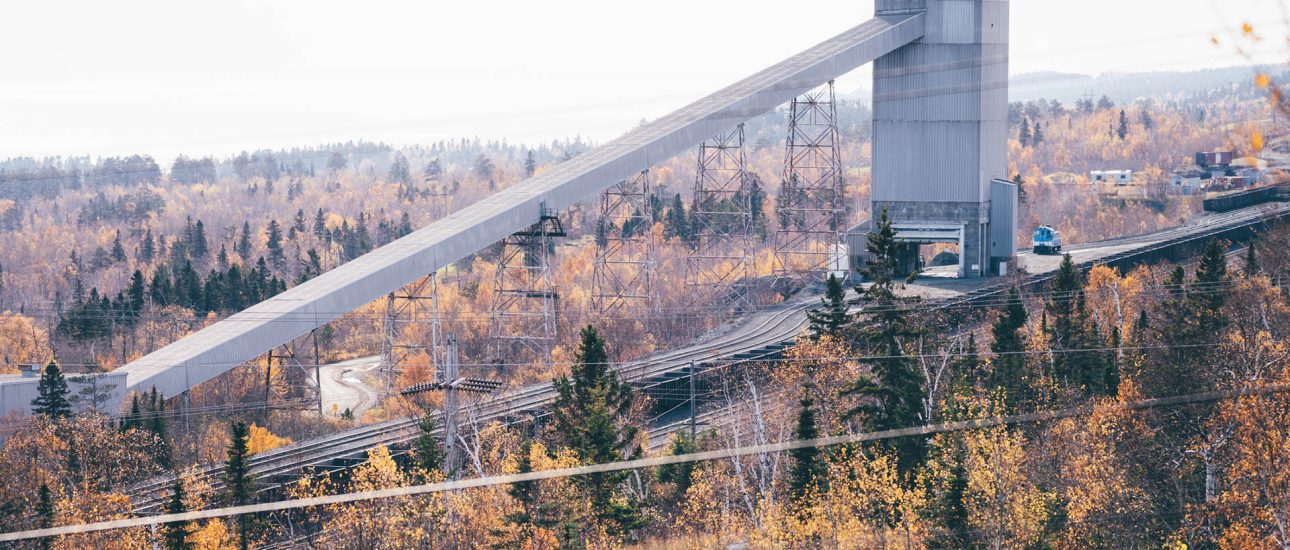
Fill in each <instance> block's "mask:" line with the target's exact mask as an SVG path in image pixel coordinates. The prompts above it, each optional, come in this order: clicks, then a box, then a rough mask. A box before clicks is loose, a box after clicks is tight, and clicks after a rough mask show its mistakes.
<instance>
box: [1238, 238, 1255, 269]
mask: <svg viewBox="0 0 1290 550" xmlns="http://www.w3.org/2000/svg"><path fill="white" fill-rule="evenodd" d="M1255 242H1256V241H1254V240H1251V241H1250V244H1249V245H1247V246H1246V247H1245V268H1244V269H1242V270H1241V272H1242V273H1243V274H1244V275H1245V276H1246V278H1249V277H1253V276H1255V275H1257V274H1258V273H1259V258H1258V255H1257V253H1256V252H1255V251H1254V243H1255Z"/></svg>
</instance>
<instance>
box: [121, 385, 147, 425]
mask: <svg viewBox="0 0 1290 550" xmlns="http://www.w3.org/2000/svg"><path fill="white" fill-rule="evenodd" d="M141 426H143V407H140V406H139V394H137V393H136V394H134V395H133V396H131V397H130V415H129V416H127V417H125V418H124V419H122V420H121V431H123V432H124V431H126V430H129V429H132V428H134V429H138V428H140V427H141Z"/></svg>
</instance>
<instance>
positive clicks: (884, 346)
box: [843, 208, 926, 473]
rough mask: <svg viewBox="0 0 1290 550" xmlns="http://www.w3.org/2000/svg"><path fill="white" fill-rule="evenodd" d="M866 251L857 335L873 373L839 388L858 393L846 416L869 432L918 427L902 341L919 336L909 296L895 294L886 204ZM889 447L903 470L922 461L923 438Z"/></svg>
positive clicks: (916, 383) (915, 378)
mask: <svg viewBox="0 0 1290 550" xmlns="http://www.w3.org/2000/svg"><path fill="white" fill-rule="evenodd" d="M867 249H868V252H869V255H870V257H871V258H870V259H869V260H868V261H867V262H865V267H864V269H863V272H864V275H865V278H866V279H867V280H869V281H872V283H871V284H870V285H869V287H868V288H863V289H858V290H859V291H860V293H861V296H862V297H863V299H864V300H865V302H866V307H868V308H869V309H871V310H872V311H873V313H870V314H869V315H868V323H866V325H867V326H866V328H864V329H863V330H862V331H861V333H860V338H861V343H862V344H863V345H864V347H865V350H866V353H868V354H869V355H872V356H874V358H873V359H870V360H868V361H866V362H867V363H869V366H870V369H871V372H872V375H867V376H864V377H862V378H859V379H857V380H855V381H854V382H852V383H851V384H849V385H848V386H847V387H846V388H844V389H843V393H844V394H845V395H856V396H859V397H861V404H860V405H857V406H856V407H855V408H853V409H851V410H850V411H847V413H846V414H845V417H846V418H859V419H860V420H861V422H862V425H863V427H864V429H866V430H871V431H877V430H890V429H898V428H908V427H912V426H917V425H919V424H921V423H922V422H923V420H924V419H923V418H922V398H923V385H922V377H921V375H919V374H918V372H917V371H916V370H915V367H914V365H913V363H912V362H911V361H910V358H909V357H907V356H906V354H905V350H904V348H903V347H902V342H903V341H906V340H909V339H912V338H913V337H915V336H917V335H918V331H917V330H916V329H915V328H914V327H913V326H911V325H910V323H909V320H908V317H907V315H908V313H907V307H908V305H909V303H910V302H911V301H912V299H903V298H900V297H898V296H897V295H896V288H897V284H898V283H897V282H896V279H895V277H896V273H897V268H898V266H899V254H900V252H901V250H902V249H903V245H902V244H901V243H900V242H899V241H897V240H896V232H895V230H894V229H892V226H891V217H890V216H889V215H888V214H887V210H886V209H885V208H884V209H883V210H882V212H881V213H880V214H879V216H878V219H877V221H876V223H875V224H874V230H873V231H872V232H871V233H869V242H868V245H867ZM888 445H890V446H891V448H892V449H893V450H894V451H895V452H896V457H897V460H898V461H899V462H898V464H899V467H900V470H901V472H902V473H909V472H912V471H913V470H914V468H915V467H916V466H918V465H919V464H921V463H922V461H923V457H924V455H925V451H926V448H925V446H926V441H925V440H924V439H922V438H917V437H903V438H899V439H896V440H892V441H890V442H889V443H888Z"/></svg>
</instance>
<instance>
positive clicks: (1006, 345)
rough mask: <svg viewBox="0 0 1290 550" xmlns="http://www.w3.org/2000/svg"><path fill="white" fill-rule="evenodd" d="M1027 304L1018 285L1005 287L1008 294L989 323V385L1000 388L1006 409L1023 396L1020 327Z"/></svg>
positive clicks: (1015, 404)
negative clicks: (1022, 299) (1003, 394)
mask: <svg viewBox="0 0 1290 550" xmlns="http://www.w3.org/2000/svg"><path fill="white" fill-rule="evenodd" d="M1026 320H1027V315H1026V305H1025V304H1024V303H1022V301H1021V293H1020V292H1019V291H1018V290H1017V287H1015V286H1014V287H1012V288H1010V289H1008V297H1007V298H1006V299H1005V301H1004V303H1003V306H1001V307H1000V308H999V311H998V313H997V315H996V316H995V318H994V322H993V323H992V324H991V325H990V334H991V336H992V337H993V340H992V341H991V343H990V353H991V354H993V358H991V360H990V376H989V378H988V380H987V382H986V386H987V387H988V388H1003V389H1004V391H1005V394H1006V399H1007V402H1006V404H1007V406H1008V408H1009V410H1016V406H1017V404H1018V403H1020V402H1021V401H1022V400H1024V399H1025V398H1026V394H1027V392H1026V381H1025V373H1026V355H1025V350H1026V340H1025V338H1026V337H1025V335H1024V334H1023V333H1022V331H1021V329H1022V328H1024V327H1025V326H1026Z"/></svg>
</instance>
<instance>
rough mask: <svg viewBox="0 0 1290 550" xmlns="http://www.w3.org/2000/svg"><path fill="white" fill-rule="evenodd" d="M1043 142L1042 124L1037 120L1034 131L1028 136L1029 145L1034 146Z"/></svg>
mask: <svg viewBox="0 0 1290 550" xmlns="http://www.w3.org/2000/svg"><path fill="white" fill-rule="evenodd" d="M1043 142H1044V125H1043V124H1042V123H1040V122H1038V121H1036V122H1035V132H1034V134H1033V135H1031V137H1030V145H1031V146H1035V145H1039V144H1040V143H1043Z"/></svg>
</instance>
